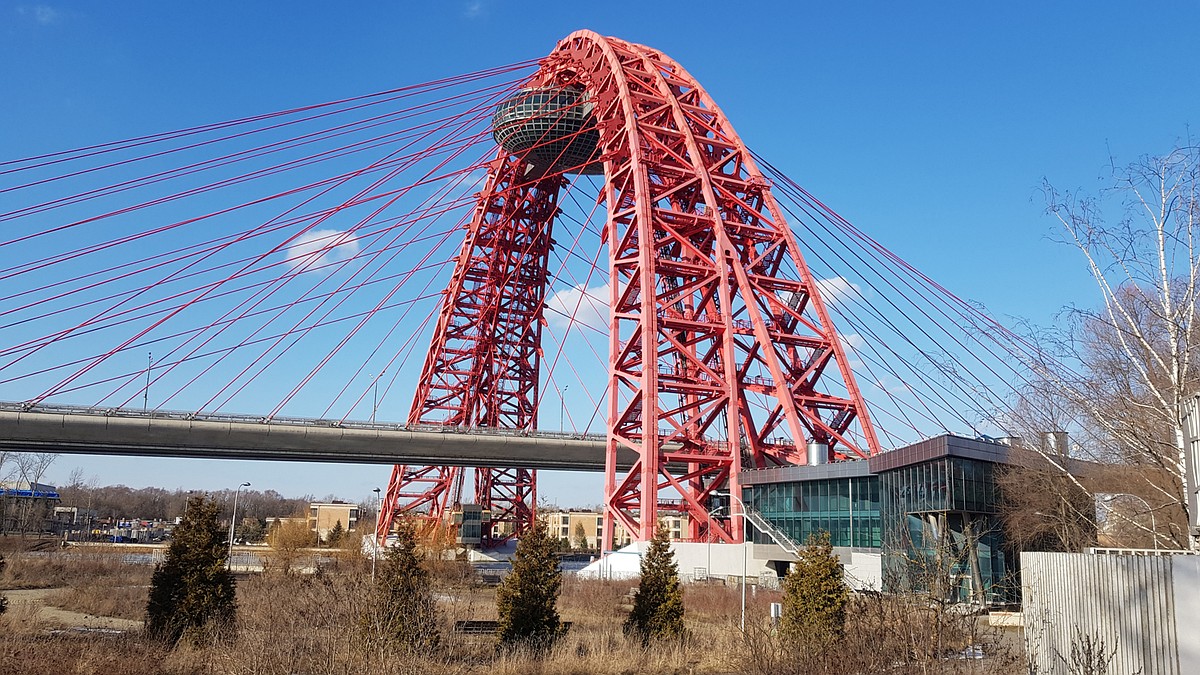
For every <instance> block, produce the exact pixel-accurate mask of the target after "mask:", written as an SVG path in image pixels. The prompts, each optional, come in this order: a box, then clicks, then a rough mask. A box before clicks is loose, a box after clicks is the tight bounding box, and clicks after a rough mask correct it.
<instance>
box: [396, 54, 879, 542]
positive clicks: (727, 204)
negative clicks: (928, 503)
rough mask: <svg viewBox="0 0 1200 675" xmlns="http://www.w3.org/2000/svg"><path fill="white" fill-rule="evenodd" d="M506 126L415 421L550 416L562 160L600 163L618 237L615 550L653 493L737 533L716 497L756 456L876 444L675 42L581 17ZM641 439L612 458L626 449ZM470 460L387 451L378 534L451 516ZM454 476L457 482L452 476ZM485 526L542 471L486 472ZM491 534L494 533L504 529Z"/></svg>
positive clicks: (795, 265) (609, 482)
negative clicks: (546, 379) (406, 463)
mask: <svg viewBox="0 0 1200 675" xmlns="http://www.w3.org/2000/svg"><path fill="white" fill-rule="evenodd" d="M495 135H496V138H497V140H498V141H499V142H500V143H501V149H500V151H499V153H498V158H497V160H496V161H495V162H494V163H493V165H492V167H491V171H490V173H489V178H488V181H487V186H486V188H485V189H484V191H483V192H482V193H481V194H480V197H479V201H478V206H477V209H476V213H475V214H474V217H473V219H472V221H471V223H470V225H469V227H468V229H467V236H466V240H465V242H464V244H463V248H462V251H461V253H460V254H459V257H458V261H457V266H456V268H455V272H454V275H453V277H452V281H451V283H450V286H449V288H448V290H447V291H446V294H445V301H444V304H443V306H442V309H441V314H440V319H439V323H438V326H437V328H436V331H435V333H434V338H433V344H432V345H431V346H430V350H429V353H428V355H427V357H426V360H425V366H424V370H423V372H422V376H421V380H420V383H419V385H418V389H417V392H416V397H415V399H414V402H413V406H412V409H411V412H410V414H409V419H408V421H409V424H410V425H424V424H437V425H444V426H454V427H491V428H504V429H511V430H517V431H534V430H536V428H537V404H538V401H539V375H540V360H541V359H540V355H541V352H540V344H541V326H542V324H543V309H544V304H545V299H546V285H547V279H548V277H547V259H548V256H549V253H550V251H551V247H552V246H553V240H552V239H551V230H552V225H553V223H554V218H555V215H556V213H557V206H556V199H557V195H558V191H559V189H560V188H562V187H563V186H564V185H566V184H567V179H566V175H569V174H577V173H598V172H600V171H601V170H602V171H603V174H604V180H605V183H604V187H603V192H602V193H601V199H602V200H603V202H604V203H605V204H606V206H607V223H606V226H605V230H604V238H605V240H606V243H607V246H608V252H609V288H610V293H611V295H610V298H609V300H610V312H609V336H610V338H609V372H608V379H609V384H608V410H607V433H608V450H607V469H606V476H605V491H604V503H605V528H604V542H603V546H604V547H605V549H606V550H607V549H610V548H611V547H612V543H613V537H614V527H615V526H616V525H620V526H621V527H623V528H624V529H625V530H626V531H627V532H629V533H630V534H631V535H632V536H633V538H634V539H635V540H639V541H644V540H647V539H650V538H651V537H652V536H653V534H654V530H655V526H656V524H657V516H658V513H659V512H660V511H671V512H675V513H679V514H683V515H686V516H687V517H688V519H687V522H688V532H687V534H686V537H687V538H690V539H692V540H697V541H703V540H708V541H723V542H739V541H742V539H743V536H744V524H743V522H742V519H740V518H731V517H730V513H729V512H728V511H725V512H721V513H716V514H712V513H709V511H708V502H709V498H710V497H711V496H712V495H713V493H714V492H718V491H720V492H724V491H731V492H732V493H733V494H734V495H735V496H738V497H740V494H741V491H740V487H739V486H738V485H737V481H736V476H737V474H738V472H740V471H741V470H742V469H743V468H751V467H754V468H761V467H767V466H774V465H783V464H802V463H805V461H806V458H807V451H808V446H809V445H810V444H816V445H815V446H814V448H815V449H817V450H818V451H819V452H823V453H826V458H827V459H844V458H848V457H866V456H869V455H872V454H875V453H876V452H878V450H879V444H878V441H877V440H876V437H875V433H874V431H873V429H872V426H871V422H870V419H869V417H868V415H867V410H866V407H865V405H864V403H863V400H862V396H861V394H860V393H859V390H858V387H857V386H856V384H855V381H854V376H853V374H852V372H851V370H850V367H849V364H848V362H847V356H846V352H845V350H844V348H843V346H842V344H841V341H840V339H839V337H838V335H837V333H836V332H835V330H834V328H833V325H832V323H831V321H830V319H829V314H828V312H827V311H826V308H825V305H824V302H823V301H822V298H821V294H820V290H819V287H818V285H817V282H816V280H815V279H814V278H813V275H812V273H811V272H810V271H809V269H808V267H807V266H806V265H805V263H804V259H803V257H802V255H801V253H800V248H799V245H798V242H797V241H796V237H795V235H794V234H793V232H792V231H791V229H790V228H789V227H788V225H787V223H786V222H785V220H784V218H783V215H782V212H781V210H780V208H779V206H778V205H777V203H776V201H775V199H774V197H772V195H771V189H770V183H769V181H768V180H767V179H766V178H765V177H764V176H763V175H762V173H761V172H760V171H759V169H758V167H757V166H756V165H755V162H754V160H753V158H752V157H751V155H750V152H749V151H748V150H747V149H746V147H745V146H744V145H743V144H742V142H741V140H740V139H739V138H738V136H737V134H736V133H735V132H734V131H733V128H732V127H731V126H730V125H729V123H728V121H727V120H726V119H725V116H724V114H723V113H722V112H721V111H720V109H719V108H717V106H716V105H715V104H714V103H713V101H712V100H711V99H710V98H709V96H708V95H707V94H706V93H705V91H704V90H703V89H702V88H701V87H700V85H699V84H698V83H697V82H696V81H695V80H694V79H693V78H692V77H691V76H690V75H688V74H687V72H685V71H684V70H683V69H682V68H681V67H680V66H679V65H678V64H676V63H675V62H674V61H672V60H670V59H669V58H667V57H666V56H664V55H663V54H661V53H659V52H657V51H655V50H653V49H650V48H647V47H644V46H641V45H635V44H631V43H627V42H624V41H621V40H618V39H615V38H606V37H601V36H599V35H597V34H595V33H592V32H589V31H580V32H576V33H574V34H572V35H570V36H568V37H567V38H566V39H565V40H563V41H562V42H560V43H559V45H558V46H557V48H556V49H555V50H554V52H552V53H551V54H550V56H548V57H547V58H546V59H545V60H544V61H543V63H542V67H541V68H540V69H539V71H538V72H537V73H536V74H535V75H534V76H533V77H532V78H531V80H530V81H529V82H528V83H527V85H526V88H525V89H523V90H522V92H521V93H519V94H518V95H517V96H515V97H513V98H511V99H510V100H509V101H506V102H505V103H503V104H501V106H500V108H499V110H498V111H497V115H496V120H495ZM619 447H626V448H630V449H632V450H634V451H635V452H636V454H637V457H638V459H637V462H636V463H635V465H634V467H633V468H632V469H630V470H628V471H622V470H618V468H617V465H616V459H617V449H618V448H619ZM460 471H461V470H460V469H454V468H449V467H433V468H429V467H425V468H418V467H396V469H395V471H394V472H393V475H392V480H391V482H390V484H389V487H388V493H387V498H386V500H385V503H384V504H383V508H382V513H381V517H380V530H379V534H380V535H381V536H382V535H383V534H386V532H388V531H389V530H390V528H391V526H392V523H393V521H394V519H395V518H396V517H397V516H399V515H401V514H403V513H406V512H409V513H421V514H422V517H427V518H430V519H434V520H437V519H441V518H443V517H444V515H445V511H446V509H448V508H451V507H452V505H453V503H454V500H456V499H459V498H460V497H459V495H458V494H457V493H459V492H461V473H460ZM456 483H457V485H456ZM475 499H476V500H477V501H478V502H479V503H480V504H482V505H483V506H484V507H485V508H490V509H491V510H492V512H493V523H494V525H493V527H494V528H496V529H494V530H493V533H498V532H500V531H502V530H501V529H500V528H503V527H504V526H503V524H504V523H509V524H510V527H511V530H512V533H513V534H515V535H516V536H519V535H520V533H521V532H522V531H523V530H524V529H525V528H526V527H528V526H529V524H530V523H532V519H533V517H534V505H535V502H536V476H535V474H534V472H533V471H525V470H503V471H501V470H496V469H478V470H476V490H475ZM500 538H502V537H500V536H499V535H497V534H492V535H491V536H490V537H488V538H487V539H488V542H485V543H493V544H494V543H496V542H497V541H498V540H499V539H500Z"/></svg>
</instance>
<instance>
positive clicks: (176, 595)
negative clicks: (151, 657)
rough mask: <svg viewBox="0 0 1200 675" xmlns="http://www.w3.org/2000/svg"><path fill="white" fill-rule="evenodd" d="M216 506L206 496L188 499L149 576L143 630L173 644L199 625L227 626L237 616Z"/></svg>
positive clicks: (200, 627) (221, 627) (226, 627)
mask: <svg viewBox="0 0 1200 675" xmlns="http://www.w3.org/2000/svg"><path fill="white" fill-rule="evenodd" d="M219 511H220V507H219V506H218V505H217V503H216V502H215V501H210V500H208V499H206V498H205V497H194V498H192V499H189V500H188V509H187V513H186V514H184V516H183V520H182V521H181V522H180V523H179V525H178V526H177V527H176V528H175V532H174V535H173V537H172V540H171V546H170V548H168V549H167V557H166V559H165V560H164V561H163V562H162V563H161V564H159V565H158V566H157V567H155V569H154V575H153V576H152V577H151V578H150V597H149V600H148V601H147V603H146V631H147V632H148V633H149V634H150V635H151V636H153V637H155V638H158V639H160V640H163V641H164V642H166V643H167V644H170V645H174V644H176V643H178V642H179V640H180V638H182V637H183V636H184V635H185V634H186V633H196V634H198V631H200V630H201V629H205V628H208V629H216V630H219V631H227V630H230V629H232V627H233V625H234V621H235V619H236V616H237V601H236V597H235V590H236V589H235V587H236V584H235V582H234V579H233V574H231V573H230V572H229V570H227V569H226V568H225V563H226V557H225V546H226V542H225V537H224V536H223V528H222V527H221V526H220V524H218V522H217V514H218V513H219Z"/></svg>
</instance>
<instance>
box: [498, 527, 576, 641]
mask: <svg viewBox="0 0 1200 675" xmlns="http://www.w3.org/2000/svg"><path fill="white" fill-rule="evenodd" d="M557 543H558V542H557V540H556V539H554V538H553V537H551V536H550V534H549V532H548V531H547V529H546V523H545V522H543V521H541V520H538V521H537V522H536V523H535V524H534V526H533V528H532V529H530V530H529V531H528V532H526V533H525V535H524V536H522V537H521V540H520V541H519V542H517V550H516V553H514V554H513V560H512V572H510V573H509V575H508V576H507V577H505V578H504V581H503V582H502V583H501V584H500V587H499V588H498V589H496V613H497V614H498V615H499V623H500V626H499V637H500V646H501V647H505V648H511V647H524V648H527V649H529V650H530V651H532V652H535V653H542V652H544V651H546V650H548V649H549V648H550V647H552V646H553V645H554V641H555V640H557V639H558V637H559V636H560V635H561V634H562V622H561V620H560V619H559V616H558V610H557V609H556V608H555V606H556V604H557V602H558V592H559V590H560V589H561V588H562V571H561V570H559V568H558V557H557V556H556V555H555V549H556V547H557Z"/></svg>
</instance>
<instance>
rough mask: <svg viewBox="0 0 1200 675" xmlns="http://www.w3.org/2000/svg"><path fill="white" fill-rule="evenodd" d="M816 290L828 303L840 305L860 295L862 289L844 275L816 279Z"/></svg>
mask: <svg viewBox="0 0 1200 675" xmlns="http://www.w3.org/2000/svg"><path fill="white" fill-rule="evenodd" d="M817 292H818V293H820V294H821V299H823V300H824V301H825V303H826V304H828V305H842V304H845V303H846V302H847V301H850V300H855V299H858V298H861V297H862V289H861V288H859V287H858V284H856V283H854V282H852V281H850V280H848V279H846V277H830V278H829V279H817Z"/></svg>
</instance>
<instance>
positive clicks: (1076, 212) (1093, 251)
mask: <svg viewBox="0 0 1200 675" xmlns="http://www.w3.org/2000/svg"><path fill="white" fill-rule="evenodd" d="M1198 179H1200V147H1197V146H1193V145H1185V146H1181V147H1178V148H1176V149H1174V150H1172V151H1171V152H1170V153H1168V154H1167V155H1164V156H1161V157H1144V158H1142V159H1140V160H1139V161H1137V162H1134V163H1132V164H1129V165H1128V166H1124V167H1118V166H1116V165H1115V164H1114V165H1112V183H1111V185H1110V186H1109V187H1108V188H1107V189H1105V190H1103V191H1101V192H1100V193H1099V194H1098V195H1086V194H1083V193H1079V192H1063V191H1059V190H1057V189H1055V188H1054V187H1053V186H1051V185H1050V184H1048V183H1047V184H1046V186H1045V192H1046V196H1047V204H1048V210H1049V212H1050V213H1051V214H1052V215H1053V216H1055V217H1056V218H1057V219H1058V221H1059V223H1060V224H1061V226H1062V229H1063V232H1064V233H1065V236H1064V240H1065V241H1066V242H1067V243H1069V244H1070V245H1072V246H1073V247H1074V248H1076V249H1077V250H1078V251H1079V252H1080V253H1082V255H1083V257H1084V260H1085V262H1086V264H1087V266H1088V269H1089V271H1090V272H1091V275H1092V278H1093V279H1094V281H1095V282H1096V286H1097V288H1098V289H1099V291H1100V294H1101V298H1102V300H1103V302H1102V304H1101V305H1100V306H1099V307H1098V308H1097V309H1095V310H1081V309H1073V310H1071V315H1072V317H1073V318H1074V319H1075V321H1073V322H1072V330H1071V334H1070V335H1069V336H1068V337H1069V339H1067V340H1064V341H1063V343H1062V344H1063V346H1064V347H1065V348H1066V349H1067V352H1068V354H1067V355H1068V357H1070V360H1071V361H1074V362H1076V363H1077V364H1079V370H1078V372H1076V373H1072V374H1064V373H1062V372H1051V371H1049V370H1047V371H1045V372H1043V373H1041V375H1042V376H1043V377H1046V378H1047V380H1048V382H1049V383H1050V384H1052V385H1053V386H1054V387H1055V388H1056V389H1057V391H1058V393H1059V395H1060V396H1062V398H1063V402H1064V403H1065V404H1066V405H1068V406H1070V407H1072V408H1074V409H1075V410H1074V411H1073V412H1074V413H1075V416H1076V420H1077V424H1078V426H1077V427H1076V429H1075V430H1074V431H1075V434H1076V437H1077V438H1079V439H1080V442H1081V443H1083V444H1084V445H1085V446H1086V447H1087V448H1088V449H1089V454H1090V455H1091V457H1092V458H1095V459H1103V460H1107V461H1115V462H1119V463H1122V464H1127V465H1130V466H1132V467H1136V468H1137V469H1138V471H1136V472H1134V475H1137V476H1139V477H1140V479H1141V482H1142V483H1143V485H1142V486H1141V487H1140V488H1139V489H1138V491H1139V493H1145V494H1144V495H1143V496H1144V497H1145V498H1146V499H1147V500H1148V501H1149V502H1150V503H1151V504H1152V505H1153V508H1154V509H1155V510H1156V511H1158V512H1159V513H1160V514H1161V517H1159V518H1158V523H1159V525H1160V529H1164V530H1166V531H1164V532H1161V533H1160V536H1163V537H1165V538H1167V539H1169V540H1171V541H1172V542H1173V543H1175V544H1177V545H1180V546H1185V545H1186V543H1187V535H1186V526H1185V523H1186V514H1187V499H1186V495H1185V494H1184V486H1183V471H1184V467H1183V425H1182V420H1183V415H1184V403H1185V401H1186V400H1187V399H1188V398H1189V397H1190V396H1192V395H1193V394H1195V393H1197V391H1200V374H1198V373H1197V370H1196V367H1195V364H1194V363H1193V358H1192V357H1193V356H1194V355H1195V350H1196V349H1197V348H1198V347H1200V326H1197V321H1196V319H1197V316H1196V313H1197V307H1196V303H1197V292H1198V291H1200V288H1198V276H1200V251H1198V250H1197V241H1196V236H1197V229H1196V228H1197V221H1198V219H1200V180H1198ZM1132 490H1133V488H1131V491H1132ZM1162 526H1165V527H1162Z"/></svg>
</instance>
